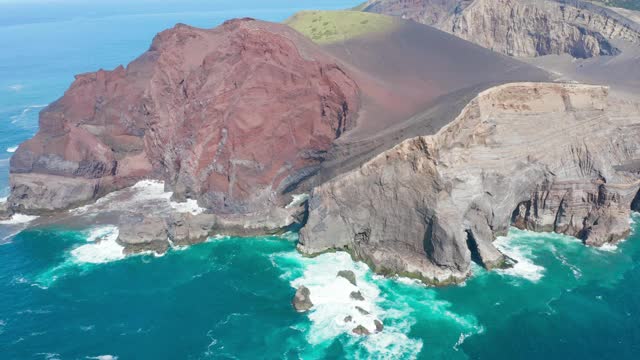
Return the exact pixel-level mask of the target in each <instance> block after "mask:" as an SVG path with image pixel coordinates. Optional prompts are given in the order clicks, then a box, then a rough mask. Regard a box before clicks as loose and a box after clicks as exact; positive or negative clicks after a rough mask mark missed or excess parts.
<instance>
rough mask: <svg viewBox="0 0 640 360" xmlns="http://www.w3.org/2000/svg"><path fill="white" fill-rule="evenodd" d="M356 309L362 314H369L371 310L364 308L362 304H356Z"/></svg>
mask: <svg viewBox="0 0 640 360" xmlns="http://www.w3.org/2000/svg"><path fill="white" fill-rule="evenodd" d="M356 310H358V311H359V312H360V314H362V315H369V312H368V311H367V310H365V309H363V308H361V307H360V306H356Z"/></svg>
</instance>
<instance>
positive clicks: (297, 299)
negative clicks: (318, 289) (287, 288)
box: [292, 285, 313, 312]
mask: <svg viewBox="0 0 640 360" xmlns="http://www.w3.org/2000/svg"><path fill="white" fill-rule="evenodd" d="M310 296H311V291H309V288H307V287H306V286H304V285H302V286H300V287H299V288H298V290H296V295H295V296H294V297H293V301H292V304H293V307H294V308H295V309H296V311H297V312H305V311H309V309H311V308H312V307H313V303H312V302H311V297H310Z"/></svg>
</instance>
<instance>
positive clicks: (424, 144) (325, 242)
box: [299, 83, 640, 284]
mask: <svg viewBox="0 0 640 360" xmlns="http://www.w3.org/2000/svg"><path fill="white" fill-rule="evenodd" d="M638 135H640V108H639V107H638V104H634V103H625V102H621V101H618V100H615V99H610V98H609V96H608V89H607V88H606V87H603V86H589V85H575V84H557V83H514V84H507V85H501V86H497V87H494V88H491V89H489V90H486V91H484V92H482V93H480V94H479V95H478V96H477V97H476V98H475V99H474V100H473V101H471V102H470V103H469V104H468V105H467V106H466V107H465V108H464V109H463V111H462V112H461V113H460V115H459V116H458V117H457V118H456V119H455V120H454V121H453V122H451V123H450V124H449V125H447V126H446V127H444V128H443V129H441V130H440V131H439V132H438V133H437V134H435V135H433V136H423V137H416V138H412V139H409V140H406V141H404V142H402V143H401V144H399V145H397V146H395V147H394V148H392V149H391V150H388V151H386V152H384V153H382V154H380V155H378V156H377V157H375V158H374V159H372V160H370V161H368V162H367V163H365V164H364V165H363V166H361V167H360V168H359V169H357V170H354V171H351V172H349V173H346V174H343V175H341V176H338V177H337V178H335V179H333V180H331V181H329V182H327V183H325V184H323V185H321V186H318V187H317V188H316V189H314V191H313V192H312V194H311V197H310V200H309V218H308V221H307V224H306V225H305V227H304V228H303V229H302V230H301V233H300V243H299V250H300V251H302V252H303V253H306V254H314V253H319V252H323V251H327V250H332V249H338V250H346V251H349V252H351V254H352V255H353V256H354V257H355V258H356V259H360V260H364V261H366V262H367V263H369V264H370V265H371V266H372V268H373V269H374V270H375V271H376V272H379V273H384V274H403V275H406V276H414V277H418V278H421V279H423V280H424V281H426V282H429V283H436V284H443V283H449V282H457V281H460V280H462V279H464V278H465V277H466V276H467V275H468V274H469V271H470V263H471V259H472V254H474V255H476V256H477V258H478V261H479V262H481V263H482V264H483V265H484V266H485V267H487V268H492V267H496V266H502V265H504V264H505V261H506V259H505V258H504V256H503V255H502V254H501V253H500V252H499V251H498V250H497V249H496V248H495V247H494V246H493V244H492V241H493V240H494V239H495V237H496V236H499V235H505V234H506V233H507V231H508V228H509V226H510V225H512V224H513V225H515V226H517V227H520V228H523V229H529V230H533V231H555V232H558V233H563V234H567V235H572V236H576V237H578V238H580V239H582V240H584V242H585V243H586V244H589V245H602V244H604V243H607V242H613V241H616V240H619V239H622V238H624V237H625V236H627V235H628V233H629V216H630V211H631V209H632V208H635V207H638V205H639V204H640V201H638V200H635V201H634V199H635V198H636V196H637V194H638V188H640V180H639V179H640V146H639V145H638V142H637V138H638Z"/></svg>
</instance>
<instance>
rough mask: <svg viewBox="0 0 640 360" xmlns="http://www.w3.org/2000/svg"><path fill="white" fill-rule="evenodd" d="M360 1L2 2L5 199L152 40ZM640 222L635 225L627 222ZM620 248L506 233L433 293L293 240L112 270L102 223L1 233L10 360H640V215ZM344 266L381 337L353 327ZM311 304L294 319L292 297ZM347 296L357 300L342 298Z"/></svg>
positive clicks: (225, 241)
mask: <svg viewBox="0 0 640 360" xmlns="http://www.w3.org/2000/svg"><path fill="white" fill-rule="evenodd" d="M357 2H358V1H337V0H321V1H319V0H316V1H309V0H296V1H293V0H291V1H283V0H272V1H268V2H267V1H257V0H254V1H248V0H236V1H228V0H222V1H220V0H209V1H190V0H188V1H168V2H166V1H165V2H163V3H162V4H158V3H157V2H152V1H142V0H138V1H108V2H107V1H79V0H78V1H74V0H58V1H44V0H42V1H37V0H31V1H28V0H27V1H18V0H15V1H7V0H0V49H1V50H0V189H1V191H2V193H0V197H2V196H5V195H6V192H7V190H8V189H7V186H8V180H7V178H8V159H9V157H10V156H11V151H12V150H13V148H14V147H15V146H17V145H18V144H19V143H20V142H22V141H24V140H25V139H27V138H29V137H30V136H32V135H33V134H34V133H35V131H36V130H37V115H38V112H39V111H40V110H41V109H42V108H43V107H44V106H46V105H47V104H48V103H50V102H52V101H54V100H55V99H56V98H58V97H60V96H61V95H62V94H63V92H64V91H65V89H66V88H67V87H68V86H69V84H70V83H71V82H72V80H73V75H74V74H77V73H83V72H88V71H94V70H96V69H99V68H104V69H112V68H114V67H116V66H117V65H120V64H126V63H128V62H129V61H131V60H132V59H134V58H135V57H136V56H138V55H139V54H140V53H142V52H143V51H145V50H146V49H147V48H148V46H149V44H150V42H151V39H152V37H153V36H154V34H155V33H157V32H158V31H161V30H163V29H165V28H168V27H171V26H173V25H174V24H175V23H178V22H182V23H187V24H191V25H195V26H201V27H213V26H215V25H217V24H219V23H221V22H222V21H224V20H226V19H229V18H233V17H243V16H252V17H256V18H260V19H265V20H272V21H281V20H283V19H285V18H286V17H288V16H289V15H291V14H293V13H294V12H296V11H298V10H301V9H310V8H316V9H318V8H325V9H330V8H347V7H351V6H354V5H356V4H357ZM634 220H635V221H634ZM630 221H632V228H633V233H632V234H631V236H630V237H629V238H628V239H627V240H626V241H624V242H622V243H620V244H619V245H617V246H608V247H605V248H603V249H593V248H588V247H585V246H583V245H582V244H581V243H580V242H579V241H578V240H576V239H573V238H570V237H565V236H560V235H556V234H536V233H530V232H523V231H518V230H512V231H511V232H510V234H509V236H507V237H504V238H500V239H498V240H497V245H498V247H499V248H500V249H501V250H502V251H503V252H505V253H506V254H508V255H509V256H511V257H513V258H515V259H516V260H518V264H517V266H516V267H514V268H512V269H509V270H504V271H493V272H486V271H484V270H483V269H481V268H479V267H476V268H474V275H473V276H472V277H471V278H470V279H469V280H467V281H466V283H465V284H463V285H461V286H452V287H447V288H438V289H435V288H427V287H425V286H423V285H421V284H418V283H416V282H415V281H412V280H409V279H402V278H400V279H389V278H383V277H379V276H377V275H374V274H372V273H371V272H370V271H369V270H368V268H367V267H366V265H364V264H362V263H354V262H353V261H351V259H350V258H349V256H348V255H346V254H341V253H336V254H325V255H322V256H319V257H316V258H312V259H309V258H303V257H301V256H300V255H299V254H298V253H297V252H296V251H295V241H296V234H287V235H285V236H281V237H261V238H250V239H238V238H213V239H210V241H208V242H206V243H203V244H200V245H196V246H192V247H190V248H186V249H171V250H170V251H169V252H168V253H167V254H165V255H164V256H162V257H155V256H151V255H141V256H134V257H129V258H125V259H121V258H120V257H118V256H115V257H114V256H112V255H113V253H112V251H113V249H112V248H109V247H108V244H109V243H108V242H102V243H99V244H102V245H99V244H96V243H95V242H93V241H92V240H95V239H96V237H98V236H107V237H108V236H110V234H111V233H110V231H113V229H110V228H109V227H104V226H102V227H98V226H96V227H92V228H88V229H80V230H78V229H75V230H71V229H64V228H40V229H26V230H23V231H21V230H22V229H23V227H24V224H0V360H4V359H49V360H52V359H100V360H112V359H120V360H125V359H342V358H346V359H352V358H354V359H415V358H418V359H490V360H501V359H545V360H552V359H563V360H567V359H617V360H619V359H622V360H624V359H640V268H639V265H640V215H638V216H636V215H634V218H633V219H630ZM345 269H346V270H352V271H354V273H355V274H356V276H357V282H358V285H359V287H360V289H361V291H362V293H363V295H364V296H365V298H366V299H367V300H366V305H367V307H368V309H369V310H370V311H371V312H372V313H373V315H375V316H376V317H378V318H380V319H381V320H382V321H383V323H384V325H385V330H384V331H383V332H382V333H379V334H376V335H372V336H369V337H357V336H353V335H351V334H350V331H349V330H350V329H349V328H348V327H345V326H344V322H343V318H344V315H345V309H347V308H350V307H352V305H353V304H351V303H350V300H345V298H344V296H343V294H344V291H345V285H344V282H341V281H338V280H336V276H335V274H336V272H337V271H338V270H345ZM300 284H304V285H306V286H308V287H309V288H310V289H311V291H312V293H313V294H318V295H317V296H318V298H317V301H316V303H317V304H316V305H317V306H316V308H315V310H313V311H312V312H310V313H307V314H298V313H296V312H295V311H294V310H293V308H292V307H291V298H292V296H293V294H294V292H295V287H297V286H298V285H300ZM347 291H348V289H347Z"/></svg>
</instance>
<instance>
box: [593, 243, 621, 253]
mask: <svg viewBox="0 0 640 360" xmlns="http://www.w3.org/2000/svg"><path fill="white" fill-rule="evenodd" d="M596 249H597V250H600V251H606V252H615V251H616V250H618V245H617V244H612V243H605V244H603V245H602V246H599V247H596Z"/></svg>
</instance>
